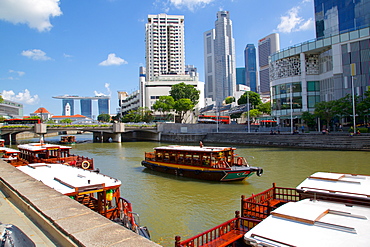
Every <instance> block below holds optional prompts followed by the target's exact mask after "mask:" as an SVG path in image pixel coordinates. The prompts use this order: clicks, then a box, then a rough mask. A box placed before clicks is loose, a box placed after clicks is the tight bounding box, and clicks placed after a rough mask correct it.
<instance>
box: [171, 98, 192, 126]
mask: <svg viewBox="0 0 370 247" xmlns="http://www.w3.org/2000/svg"><path fill="white" fill-rule="evenodd" d="M173 108H174V109H175V111H176V112H177V113H178V114H179V116H180V120H181V122H182V121H183V119H184V115H185V113H186V112H187V111H190V110H192V109H193V108H194V104H193V102H192V101H191V100H190V99H179V100H177V101H176V102H175V105H174V106H173Z"/></svg>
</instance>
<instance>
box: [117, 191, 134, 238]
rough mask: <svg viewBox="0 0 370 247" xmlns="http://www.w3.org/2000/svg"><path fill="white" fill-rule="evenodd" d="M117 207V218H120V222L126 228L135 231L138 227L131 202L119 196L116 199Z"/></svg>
mask: <svg viewBox="0 0 370 247" xmlns="http://www.w3.org/2000/svg"><path fill="white" fill-rule="evenodd" d="M118 204H119V205H118V207H117V208H118V209H119V210H120V212H119V219H120V220H121V223H122V225H123V226H125V227H126V228H128V229H130V230H133V231H135V230H136V228H137V227H138V224H137V223H136V220H135V215H134V214H135V213H133V211H132V204H131V202H130V201H128V200H127V199H125V198H123V197H120V198H119V201H118Z"/></svg>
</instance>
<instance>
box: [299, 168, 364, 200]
mask: <svg viewBox="0 0 370 247" xmlns="http://www.w3.org/2000/svg"><path fill="white" fill-rule="evenodd" d="M296 189H298V190H303V191H309V192H320V193H330V195H342V196H345V195H346V196H356V197H361V198H370V176H368V175H356V174H345V173H331V172H316V173H314V174H312V175H311V176H309V177H308V178H306V179H305V180H304V181H303V182H302V183H301V184H299V185H298V186H297V188H296Z"/></svg>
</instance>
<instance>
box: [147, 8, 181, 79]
mask: <svg viewBox="0 0 370 247" xmlns="http://www.w3.org/2000/svg"><path fill="white" fill-rule="evenodd" d="M184 73H185V45H184V16H183V15H167V14H158V15H148V23H146V81H154V80H156V77H158V76H160V75H183V74H184Z"/></svg>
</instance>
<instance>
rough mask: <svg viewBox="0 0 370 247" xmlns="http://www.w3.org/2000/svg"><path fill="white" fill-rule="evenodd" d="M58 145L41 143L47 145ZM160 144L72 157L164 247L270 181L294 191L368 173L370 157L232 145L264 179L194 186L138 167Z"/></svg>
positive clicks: (90, 150)
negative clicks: (319, 179) (321, 179)
mask: <svg viewBox="0 0 370 247" xmlns="http://www.w3.org/2000/svg"><path fill="white" fill-rule="evenodd" d="M83 138H85V139H89V140H91V139H92V138H91V136H84V135H82V136H79V135H78V136H77V139H78V140H79V139H83ZM58 140H59V137H54V138H46V142H48V141H51V142H52V141H58ZM171 144H173V143H171ZM204 144H205V145H206V146H211V145H212V144H211V143H204ZM160 145H169V143H158V142H125V143H80V144H76V145H73V149H72V152H71V153H74V154H79V155H84V156H87V157H91V158H94V164H95V167H98V168H99V169H100V171H101V173H103V174H106V175H109V176H112V177H114V178H118V179H120V180H121V181H122V186H121V194H122V197H124V198H126V199H128V200H129V201H131V203H132V204H133V210H134V211H135V212H136V213H138V214H139V215H140V220H141V225H145V226H147V227H148V228H149V230H150V233H151V236H152V240H153V241H154V242H156V243H158V244H160V245H163V246H174V238H175V236H176V235H180V236H181V237H182V239H187V238H189V237H192V236H194V235H196V234H198V233H200V232H203V231H205V230H208V229H210V228H212V227H214V226H216V225H218V224H221V223H223V222H225V221H227V220H229V219H231V218H233V217H234V212H235V211H236V210H240V197H241V195H246V196H250V195H251V194H252V193H258V192H261V191H263V190H265V189H267V188H270V187H271V185H272V183H274V182H275V183H276V184H277V186H281V187H296V186H297V185H298V184H299V183H300V182H302V181H303V180H304V179H305V178H306V177H307V176H309V175H311V174H312V173H314V172H317V171H327V172H338V173H355V174H370V167H369V158H370V153H369V152H360V151H319V150H306V149H287V148H268V147H248V146H235V145H234V146H235V147H237V154H239V155H240V156H244V157H247V158H248V160H249V163H250V164H251V165H253V166H260V167H262V168H263V169H264V174H263V175H262V176H261V177H257V176H255V175H253V176H252V177H250V178H248V179H247V180H246V181H243V182H228V183H221V182H207V181H199V180H193V179H187V178H180V177H175V176H172V175H166V174H162V173H154V172H153V171H150V170H147V169H145V168H144V167H143V166H141V164H140V162H141V161H142V160H143V157H144V152H149V151H152V150H153V148H154V147H156V146H160Z"/></svg>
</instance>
